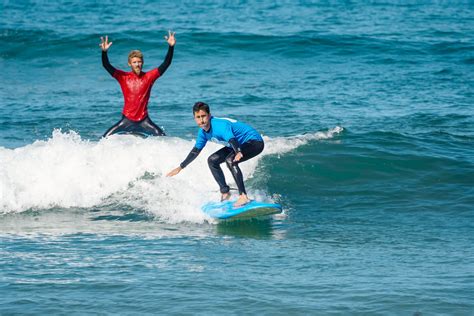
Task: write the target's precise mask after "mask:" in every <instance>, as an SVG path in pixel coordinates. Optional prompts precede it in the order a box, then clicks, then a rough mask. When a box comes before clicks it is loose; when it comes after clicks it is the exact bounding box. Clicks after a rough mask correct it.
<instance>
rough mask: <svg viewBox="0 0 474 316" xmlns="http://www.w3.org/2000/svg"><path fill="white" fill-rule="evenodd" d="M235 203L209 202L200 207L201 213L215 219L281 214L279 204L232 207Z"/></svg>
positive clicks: (253, 202)
mask: <svg viewBox="0 0 474 316" xmlns="http://www.w3.org/2000/svg"><path fill="white" fill-rule="evenodd" d="M234 203H235V201H224V202H209V203H207V204H205V205H204V206H203V207H202V211H203V212H204V213H206V214H207V215H209V216H210V217H212V218H216V219H249V218H258V217H263V216H269V215H272V214H278V213H281V205H280V204H272V203H263V202H257V201H250V202H249V203H247V204H245V205H243V206H241V207H234V206H233V204H234Z"/></svg>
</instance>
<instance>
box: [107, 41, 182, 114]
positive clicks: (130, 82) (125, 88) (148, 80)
mask: <svg viewBox="0 0 474 316" xmlns="http://www.w3.org/2000/svg"><path fill="white" fill-rule="evenodd" d="M173 51H174V47H173V46H168V53H167V54H166V57H165V60H164V61H163V63H162V64H161V65H160V66H159V67H158V68H155V69H152V70H150V71H148V72H143V71H142V72H141V73H140V74H139V75H137V74H135V73H134V72H133V71H130V72H125V71H122V70H118V69H115V68H114V67H113V66H112V65H111V64H110V62H109V58H108V56H107V52H104V51H103V52H102V65H103V66H104V68H105V69H106V70H107V71H108V72H109V73H110V74H111V75H112V76H113V77H114V78H115V79H117V81H118V82H119V84H120V87H121V88H122V93H123V98H124V106H123V111H122V114H123V115H124V116H125V117H126V118H128V119H129V120H131V121H137V122H138V121H141V120H143V119H145V118H146V117H147V116H148V100H150V93H151V87H152V86H153V84H154V83H155V81H156V79H158V78H159V77H160V76H162V75H163V74H164V72H165V71H166V69H168V67H169V65H170V64H171V60H172V59H173Z"/></svg>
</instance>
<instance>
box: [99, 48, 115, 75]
mask: <svg viewBox="0 0 474 316" xmlns="http://www.w3.org/2000/svg"><path fill="white" fill-rule="evenodd" d="M102 66H104V68H105V69H106V70H107V71H108V72H109V74H110V75H111V76H113V75H114V72H115V70H116V69H115V68H114V67H113V66H112V65H111V64H110V62H109V56H107V52H104V51H102Z"/></svg>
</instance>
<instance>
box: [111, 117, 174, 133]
mask: <svg viewBox="0 0 474 316" xmlns="http://www.w3.org/2000/svg"><path fill="white" fill-rule="evenodd" d="M116 133H124V134H127V133H135V134H139V135H140V134H141V135H143V137H145V136H146V135H153V136H166V135H165V133H164V132H163V130H162V129H161V128H159V127H158V126H156V124H155V123H153V122H152V120H150V118H149V117H148V116H147V117H146V118H144V119H143V120H141V121H140V122H134V121H131V120H129V119H128V118H126V117H125V116H122V119H121V120H120V121H118V122H117V123H116V124H115V125H114V126H112V127H111V128H109V129H108V130H107V132H105V134H104V136H102V137H107V136H110V135H112V134H116Z"/></svg>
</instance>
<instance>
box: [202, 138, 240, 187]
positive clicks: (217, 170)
mask: <svg viewBox="0 0 474 316" xmlns="http://www.w3.org/2000/svg"><path fill="white" fill-rule="evenodd" d="M233 152H234V151H233V150H232V148H229V147H224V148H221V149H219V150H218V151H216V152H215V153H213V154H212V155H210V156H209V158H208V159H207V163H208V165H209V169H211V173H212V175H213V176H214V179H216V182H217V184H219V188H220V191H221V193H228V192H229V190H230V188H229V186H228V185H227V183H226V182H225V177H224V172H222V169H221V166H220V165H221V163H223V162H224V161H225V158H226V157H227V156H229V154H230V153H233Z"/></svg>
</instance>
